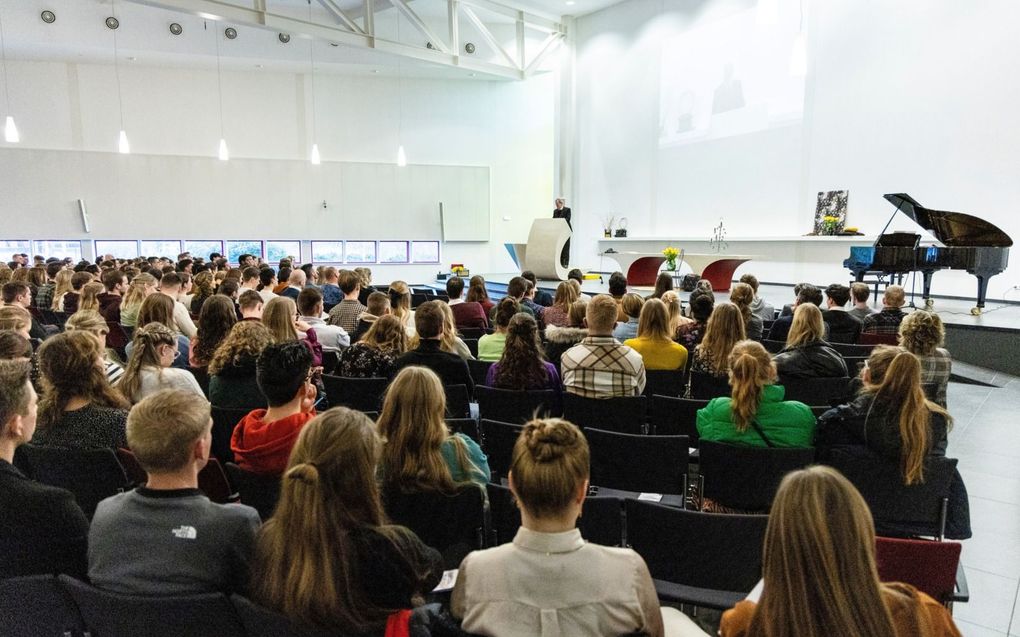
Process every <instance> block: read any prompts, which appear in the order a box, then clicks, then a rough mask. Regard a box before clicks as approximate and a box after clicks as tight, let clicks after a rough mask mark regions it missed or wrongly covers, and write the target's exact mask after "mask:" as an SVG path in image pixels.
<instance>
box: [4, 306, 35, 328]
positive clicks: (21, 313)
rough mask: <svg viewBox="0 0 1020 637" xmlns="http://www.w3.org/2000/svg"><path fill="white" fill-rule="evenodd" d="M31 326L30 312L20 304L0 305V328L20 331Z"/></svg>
mask: <svg viewBox="0 0 1020 637" xmlns="http://www.w3.org/2000/svg"><path fill="white" fill-rule="evenodd" d="M31 327H32V314H31V313H30V312H29V311H28V310H26V309H25V308H23V307H21V306H20V305H5V306H3V307H0V330H11V331H14V332H20V331H22V330H27V329H29V328H31Z"/></svg>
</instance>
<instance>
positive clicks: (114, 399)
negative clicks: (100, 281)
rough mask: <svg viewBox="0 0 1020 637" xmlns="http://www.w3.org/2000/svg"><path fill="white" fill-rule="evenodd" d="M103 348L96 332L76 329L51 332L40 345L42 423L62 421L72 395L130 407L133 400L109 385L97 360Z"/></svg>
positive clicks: (125, 407)
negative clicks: (93, 333) (94, 333)
mask: <svg viewBox="0 0 1020 637" xmlns="http://www.w3.org/2000/svg"><path fill="white" fill-rule="evenodd" d="M102 358H103V350H102V348H101V347H100V346H99V341H98V340H96V338H95V336H93V335H92V334H89V333H87V332H83V331H79V330H73V331H70V332H64V333H63V334H57V335H55V336H51V337H50V338H48V339H46V341H44V342H43V344H42V347H40V348H39V371H40V372H41V373H42V386H43V397H42V399H41V400H40V401H39V425H40V426H41V427H49V426H50V425H53V424H55V423H57V422H59V421H60V418H61V416H63V414H64V410H65V409H66V408H67V404H68V403H69V402H70V401H71V399H72V398H83V399H85V400H87V401H88V402H89V403H90V404H93V405H99V406H101V407H116V408H118V409H127V408H128V407H130V406H131V405H130V403H128V401H127V400H126V399H125V398H124V396H123V394H121V393H120V392H119V391H118V390H116V389H114V388H113V387H111V386H110V382H109V381H108V380H107V379H106V372H105V371H104V369H103V367H102V366H100V365H99V364H97V361H99V360H101V359H102Z"/></svg>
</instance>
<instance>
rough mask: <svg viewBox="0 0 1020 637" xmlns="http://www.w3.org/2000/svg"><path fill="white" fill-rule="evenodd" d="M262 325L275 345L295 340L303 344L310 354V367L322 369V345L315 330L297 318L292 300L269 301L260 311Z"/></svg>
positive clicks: (275, 299)
mask: <svg viewBox="0 0 1020 637" xmlns="http://www.w3.org/2000/svg"><path fill="white" fill-rule="evenodd" d="M262 323H263V324H264V325H265V326H266V327H268V328H269V333H270V334H272V335H273V342H275V343H276V344H277V345H279V344H280V343H286V342H289V341H297V340H301V341H302V342H304V344H305V347H307V348H308V351H309V352H311V353H312V366H313V367H322V345H321V344H320V343H319V339H318V337H316V335H315V328H313V327H312V326H310V325H309V324H308V323H305V322H304V321H302V320H300V319H299V318H298V311H297V304H296V303H294V299H292V298H290V297H287V296H280V297H277V298H274V299H270V301H269V302H268V303H266V307H265V309H263V310H262Z"/></svg>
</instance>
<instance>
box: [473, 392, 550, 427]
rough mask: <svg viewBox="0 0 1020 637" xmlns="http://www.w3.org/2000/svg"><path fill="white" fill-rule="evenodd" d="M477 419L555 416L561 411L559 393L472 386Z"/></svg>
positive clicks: (518, 419)
mask: <svg viewBox="0 0 1020 637" xmlns="http://www.w3.org/2000/svg"><path fill="white" fill-rule="evenodd" d="M475 400H476V401H477V402H478V415H479V417H480V418H488V419H489V420H498V421H500V422H512V423H525V422H528V421H529V420H531V419H532V418H534V417H535V414H536V413H537V414H538V416H539V417H547V416H558V415H560V414H561V413H562V406H561V402H560V394H559V392H557V391H555V390H552V389H532V390H528V391H517V390H513V389H499V388H496V387H486V386H484V385H476V386H475Z"/></svg>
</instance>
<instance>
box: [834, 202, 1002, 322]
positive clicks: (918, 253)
mask: <svg viewBox="0 0 1020 637" xmlns="http://www.w3.org/2000/svg"><path fill="white" fill-rule="evenodd" d="M885 198H886V199H887V200H888V201H889V202H890V203H892V204H893V205H895V206H896V210H897V212H902V213H903V214H905V215H907V216H908V217H910V218H911V219H913V220H914V222H916V223H917V224H918V225H919V226H921V227H922V228H924V229H925V230H927V231H928V232H930V233H931V234H932V235H933V236H934V237H935V238H936V239H937V240H938V241H939V242H940V243H942V244H943V245H932V246H921V245H919V242H920V238H921V237H920V235H917V234H913V233H906V232H894V233H890V234H882V235H880V236H879V237H878V240H877V241H876V242H875V245H874V246H872V247H870V248H869V247H860V248H856V247H855V248H851V249H850V258H849V259H846V260H845V261H844V262H843V266H844V267H846V268H849V269H850V271H851V272H852V273H853V274H854V277H855V279H856V280H857V281H861V280H863V278H864V276H865V275H866V274H872V273H873V274H882V275H890V276H895V275H900V276H902V275H903V274H905V273H907V272H920V273H921V274H922V276H923V279H924V291H923V293H922V298H923V299H924V302H925V306H926V307H931V305H932V300H931V280H932V276H933V275H934V274H935V272H937V271H939V270H965V271H967V272H968V273H969V274H972V275H974V276H975V277H977V282H978V292H977V305H976V307H974V309H972V310H971V313H972V314H980V313H981V310H982V308H984V306H985V298H986V296H987V293H988V280H989V279H991V278H992V277H993V276H995V275H996V274H999V273H1001V272H1002V271H1003V270H1005V269H1006V266H1007V265H1008V264H1009V248H1010V246H1012V245H1013V240H1012V239H1011V238H1010V237H1009V235H1007V234H1006V233H1005V232H1003V231H1002V230H1000V229H999V228H997V227H996V226H995V225H993V224H991V223H989V222H987V221H985V220H984V219H980V218H978V217H975V216H973V215H968V214H965V213H962V212H949V211H944V210H930V209H928V208H925V207H924V206H922V205H921V204H919V203H917V201H915V200H914V199H913V198H912V197H910V195H906V194H889V195H885ZM893 214H895V213H893Z"/></svg>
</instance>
